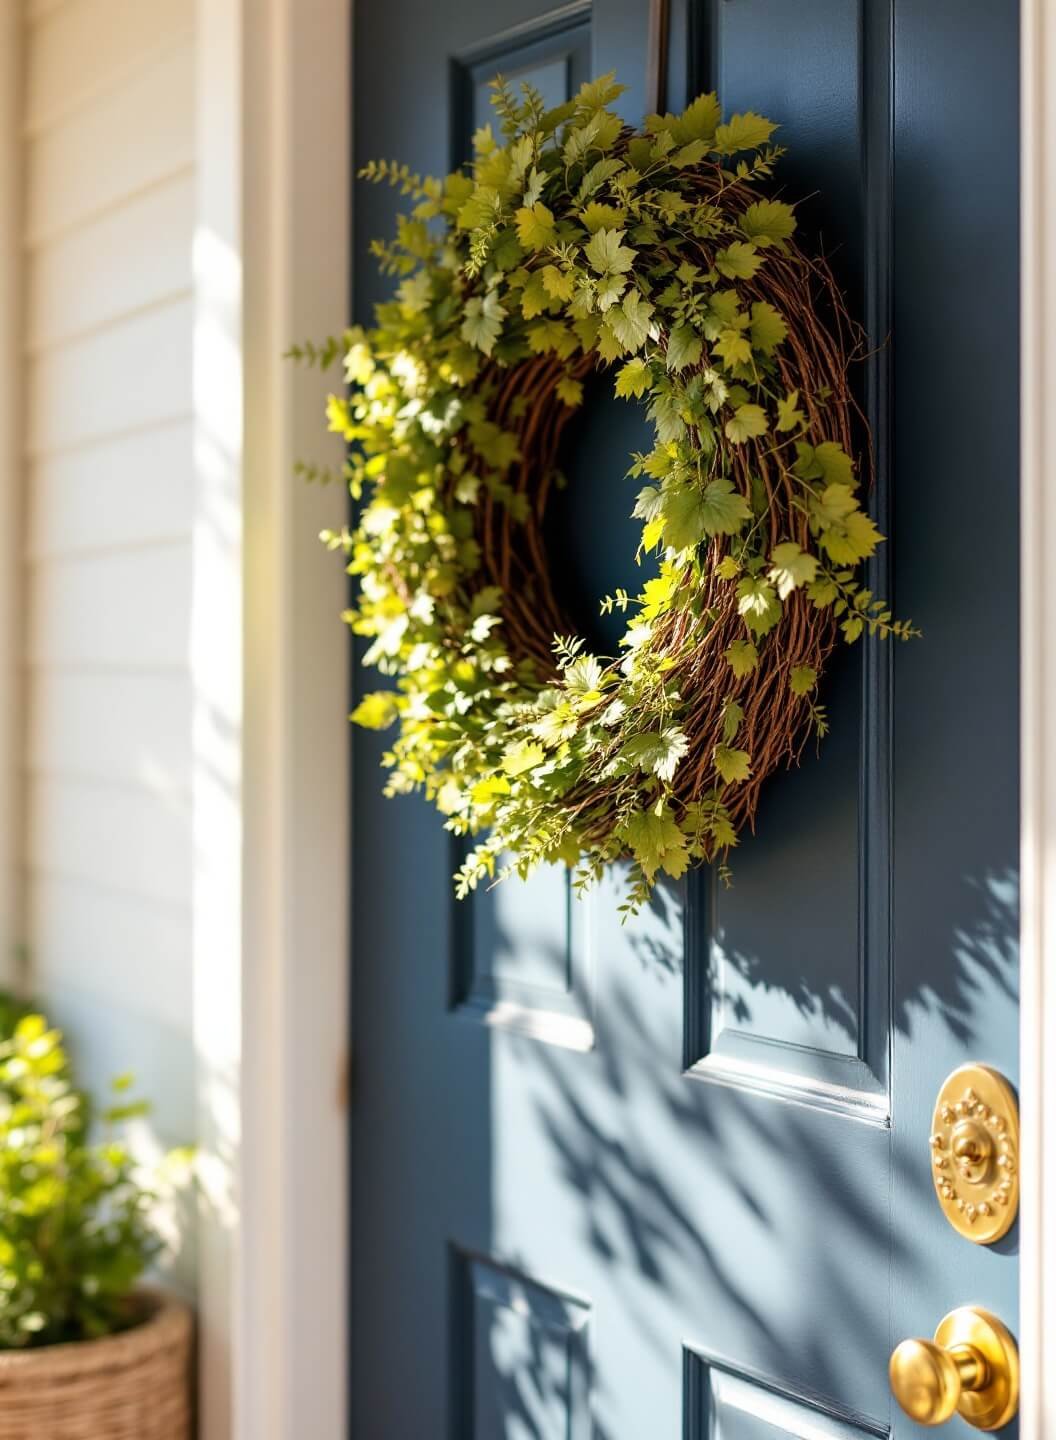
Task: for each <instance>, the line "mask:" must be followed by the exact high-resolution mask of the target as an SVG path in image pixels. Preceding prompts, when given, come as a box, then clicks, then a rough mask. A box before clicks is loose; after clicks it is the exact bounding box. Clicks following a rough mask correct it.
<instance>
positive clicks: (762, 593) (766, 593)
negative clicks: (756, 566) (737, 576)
mask: <svg viewBox="0 0 1056 1440" xmlns="http://www.w3.org/2000/svg"><path fill="white" fill-rule="evenodd" d="M737 611H738V614H740V615H741V616H743V618H744V623H745V624H746V625H747V626H748V629H749V630H751V631H752V632H753V633H754V634H756V635H765V634H767V632H768V631H770V630H772V629H773V628H774V626H775V625H776V624H777V622H778V621H779V620H780V619H781V602H780V600H778V598H777V595H776V594H775V592H774V587H773V586H772V585H771V584H770V583H769V582H768V581H766V580H763V579H760V578H759V577H758V576H755V575H746V576H745V577H744V579H743V580H741V581H740V582H739V583H738V585H737Z"/></svg>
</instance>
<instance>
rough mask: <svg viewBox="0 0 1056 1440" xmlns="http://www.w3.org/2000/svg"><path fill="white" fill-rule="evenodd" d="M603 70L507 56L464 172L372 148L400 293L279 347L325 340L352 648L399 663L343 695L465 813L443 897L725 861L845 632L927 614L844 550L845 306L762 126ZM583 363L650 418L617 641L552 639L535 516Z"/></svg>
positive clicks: (900, 628) (408, 785) (395, 785)
mask: <svg viewBox="0 0 1056 1440" xmlns="http://www.w3.org/2000/svg"><path fill="white" fill-rule="evenodd" d="M621 89H622V87H621V86H619V85H617V84H616V83H615V81H614V79H613V77H612V76H604V77H602V78H601V79H600V80H597V81H594V82H593V83H591V84H587V85H584V86H583V88H582V89H581V90H580V91H579V93H578V95H576V97H575V98H574V99H573V100H571V101H570V102H569V103H567V104H565V105H561V106H559V107H558V108H556V109H550V110H547V109H546V108H545V106H544V105H543V102H542V100H541V98H540V97H539V95H538V93H537V92H536V91H535V90H533V89H532V88H531V87H530V86H522V93H521V96H520V97H519V98H518V97H516V96H515V95H514V94H513V93H512V91H511V90H510V89H509V88H508V87H507V86H506V85H505V84H504V83H503V82H501V81H499V82H497V84H496V86H495V93H494V95H493V104H494V106H495V109H496V112H497V116H498V120H499V126H500V134H499V135H498V136H496V134H495V133H494V132H493V130H492V128H491V126H485V127H483V128H482V129H481V130H480V131H478V132H477V134H476V136H475V137H474V160H473V162H472V164H471V165H470V166H468V167H467V168H465V169H462V170H458V171H455V172H454V173H453V174H450V175H448V176H446V177H445V178H443V179H435V178H432V177H425V178H423V177H421V176H419V175H416V174H413V173H412V172H411V171H410V170H409V169H408V168H407V167H406V166H402V165H397V164H392V163H388V162H380V163H377V164H372V165H370V166H368V167H367V168H366V169H365V170H364V171H363V172H362V173H363V175H364V176H365V178H367V179H369V180H373V181H376V182H380V183H386V184H389V185H392V186H394V187H395V188H396V189H398V190H399V191H400V192H401V193H402V194H403V195H405V196H408V197H410V199H411V200H412V201H413V202H414V203H413V208H412V209H411V211H410V214H409V215H405V216H402V217H400V219H399V220H398V223H397V229H396V236H395V239H394V240H393V241H391V242H386V243H382V242H377V243H376V244H375V245H374V247H373V248H374V252H375V254H376V256H377V257H378V259H379V262H380V264H381V266H382V269H383V270H384V271H385V272H386V273H388V274H391V275H393V276H395V277H397V279H398V284H397V287H396V292H395V296H394V298H392V299H391V300H389V301H388V302H386V303H384V304H382V305H380V306H379V307H378V310H377V320H376V325H375V327H374V328H373V329H371V330H369V331H366V330H363V329H361V328H355V329H353V330H351V331H348V332H346V333H345V335H344V336H342V337H341V338H340V339H335V340H332V341H328V342H326V343H324V344H323V345H322V346H319V347H304V348H303V349H302V351H301V352H300V354H301V356H302V358H304V359H306V360H308V361H309V362H311V363H323V364H326V363H329V362H332V361H334V360H335V359H336V357H337V355H338V353H343V355H344V369H345V377H346V379H347V381H348V382H349V385H350V386H351V393H350V394H349V395H343V394H334V395H331V396H330V399H329V410H328V414H329V424H330V428H331V429H332V430H334V431H336V432H337V433H338V434H339V435H341V436H342V437H344V439H345V440H346V441H347V442H348V443H349V445H350V446H351V458H350V460H349V463H348V472H347V473H348V478H349V482H350V487H351V491H352V494H353V496H354V497H356V498H357V499H358V500H360V501H361V502H362V507H361V513H360V518H359V522H358V524H357V526H356V527H355V528H354V529H353V530H351V531H349V530H347V529H346V530H342V531H341V532H340V533H332V532H328V533H327V534H326V535H325V536H324V539H325V540H326V543H327V544H328V545H329V546H330V547H331V548H333V549H339V550H343V551H344V552H345V553H346V555H347V558H348V569H349V571H350V573H351V574H353V575H355V576H356V577H357V578H358V581H359V594H358V599H357V601H356V604H355V606H354V608H353V609H352V610H351V611H350V612H348V614H347V617H346V618H347V620H348V622H349V623H350V625H351V627H352V629H353V630H354V632H355V633H356V634H357V635H360V636H364V637H366V638H367V639H368V640H369V642H370V643H369V647H368V649H367V651H366V655H365V663H366V664H367V665H369V666H374V667H376V668H377V669H378V670H379V671H380V672H382V673H383V674H385V675H389V676H392V677H394V678H395V688H393V689H388V690H378V691H376V692H373V693H371V694H368V695H366V696H365V697H364V698H363V699H362V701H361V702H360V704H359V705H358V706H357V708H356V710H355V712H354V714H353V717H352V718H353V719H354V720H355V721H356V722H357V723H358V724H360V725H363V726H366V727H368V728H372V729H379V730H381V729H385V728H387V727H388V726H391V725H394V724H395V725H397V726H398V732H397V735H396V738H395V740H394V741H393V743H392V746H391V748H390V749H389V750H388V751H387V753H386V754H385V757H384V763H385V765H386V766H387V767H388V768H389V770H390V772H391V773H390V777H389V781H388V786H387V790H388V793H389V794H402V793H407V792H410V791H415V790H421V791H424V793H425V795H426V797H427V798H428V799H429V800H430V801H432V802H433V803H434V804H435V805H436V806H437V808H438V809H439V810H440V811H441V813H442V814H443V815H444V817H445V823H446V825H447V827H448V829H450V830H451V831H453V832H454V833H455V834H456V835H462V836H477V837H480V836H482V835H483V836H484V837H485V838H483V839H480V840H479V841H478V843H477V844H476V846H475V848H474V849H472V850H471V851H470V852H469V855H468V858H467V859H466V862H465V864H464V865H463V866H462V868H461V870H460V872H459V875H458V877H457V888H458V892H459V894H460V895H464V894H466V893H467V892H468V891H469V890H471V889H473V888H474V887H475V886H476V885H477V884H478V883H479V882H480V881H481V880H484V879H488V878H490V877H495V876H498V877H499V878H502V877H503V876H505V875H507V874H510V873H517V874H519V875H522V876H524V875H527V874H528V873H529V872H530V871H531V870H532V868H533V867H534V866H536V865H538V864H539V863H542V862H550V861H555V860H564V861H566V862H567V863H568V864H570V865H573V866H575V867H576V883H577V885H579V886H584V885H587V884H589V883H590V882H591V881H592V880H594V879H595V878H597V876H598V875H599V874H600V873H601V870H602V868H603V867H604V866H605V865H606V864H608V863H610V862H612V861H614V860H617V859H620V858H627V859H629V860H630V861H631V866H632V875H631V882H630V894H629V896H628V900H627V908H628V909H630V910H633V909H634V908H636V907H637V906H638V905H640V904H641V903H642V902H643V901H644V900H645V899H646V898H647V896H648V894H649V890H650V887H651V885H652V884H653V882H654V880H655V877H656V876H657V874H658V873H660V872H665V873H667V874H669V875H672V876H678V875H681V874H682V873H683V872H684V871H685V869H686V868H687V866H689V865H690V864H691V863H694V862H699V861H707V860H712V859H715V858H716V857H718V858H719V859H721V858H722V857H723V856H724V855H725V853H726V852H727V850H728V849H729V847H730V846H732V845H734V844H736V841H737V834H738V831H739V830H740V829H741V828H742V826H743V825H744V824H746V823H749V822H750V821H751V820H752V818H753V816H754V810H755V803H756V798H757V794H758V787H759V785H760V784H761V782H762V780H763V779H764V778H765V776H766V775H767V774H768V773H769V772H770V771H771V770H773V769H774V767H775V766H776V765H778V764H779V763H788V762H789V761H790V760H792V759H794V758H795V757H796V756H797V755H798V753H799V750H800V748H801V746H802V744H803V741H804V738H805V737H806V736H807V735H809V734H810V733H815V734H817V735H819V736H820V735H821V734H823V733H824V731H825V728H826V725H827V720H826V716H825V712H824V708H823V707H822V705H821V704H820V703H819V702H818V700H817V683H818V679H819V676H820V673H821V670H822V668H823V665H824V662H825V660H826V657H827V656H828V654H829V651H830V650H831V648H832V644H833V642H834V640H835V638H836V633H837V629H838V630H839V632H840V634H841V635H842V638H843V639H844V640H845V641H847V642H852V643H853V642H854V641H855V640H857V639H858V637H859V636H860V635H862V634H863V633H865V632H868V633H871V634H880V635H894V636H901V637H906V636H908V635H910V634H912V633H914V632H913V631H912V629H911V627H910V626H909V625H907V624H905V623H904V622H901V621H898V620H895V619H894V618H893V617H892V615H891V612H890V610H889V608H888V607H887V605H886V603H885V602H884V601H883V600H882V599H880V598H877V597H876V596H874V595H873V593H872V592H871V590H870V589H868V588H867V587H866V586H865V585H864V584H863V582H862V580H861V578H860V567H861V565H862V563H863V562H864V561H866V560H867V559H868V558H869V557H870V556H871V555H872V554H873V553H874V551H875V549H876V547H877V545H878V544H879V542H880V541H881V539H882V538H883V537H882V536H881V535H880V533H879V531H878V530H877V528H876V526H875V525H874V523H873V521H872V520H871V519H870V518H869V516H868V514H867V513H866V511H865V510H864V508H863V506H862V496H861V490H860V485H859V480H858V476H857V474H856V466H855V462H854V459H853V453H854V446H853V439H852V429H853V421H854V405H853V401H852V400H851V397H850V393H849V390H848V384H847V376H846V371H847V363H848V343H849V342H848V340H847V336H848V334H849V329H850V327H849V322H848V320H847V317H846V313H845V311H844V309H843V305H842V301H841V299H840V296H839V293H838V291H837V290H836V287H835V285H834V284H833V282H832V279H831V276H830V275H829V272H828V270H827V268H826V267H825V266H824V264H823V263H822V262H820V261H818V260H816V259H813V260H812V259H808V258H807V257H806V256H804V255H803V253H802V252H801V251H799V250H798V249H797V248H796V246H795V243H794V241H793V235H794V232H795V228H796V219H795V212H794V210H793V207H792V206H791V205H789V204H788V203H786V202H784V201H783V200H780V199H777V198H773V197H772V196H767V195H765V194H763V193H761V191H760V188H759V187H760V186H761V185H763V186H765V185H766V183H767V182H769V180H770V179H771V177H772V174H773V171H774V167H775V164H776V162H777V161H778V159H779V158H780V155H781V153H782V152H781V150H780V149H779V148H777V147H775V146H774V145H773V144H772V143H771V137H772V135H773V132H774V130H775V128H776V127H775V126H774V125H773V124H772V123H771V122H770V121H769V120H766V119H764V118H763V117H761V116H759V115H755V114H751V113H747V114H741V115H734V116H732V117H731V118H729V119H728V120H724V119H723V116H722V111H721V107H720V105H719V103H718V100H717V99H716V97H715V96H714V95H702V96H700V97H699V98H698V99H697V100H695V101H694V102H693V103H692V104H691V105H690V106H689V107H688V108H687V109H686V110H685V111H684V112H683V113H682V114H681V115H678V116H675V115H652V116H650V117H649V118H648V119H647V121H646V123H645V126H644V129H643V130H642V131H641V132H640V133H632V132H631V131H629V130H628V129H627V127H626V126H625V125H624V124H623V122H622V121H621V119H620V117H619V116H618V115H617V114H616V113H615V112H614V111H613V110H612V109H611V108H610V107H611V105H612V102H613V101H614V100H615V99H616V98H617V97H618V95H619V94H620V92H621ZM294 353H297V352H294ZM598 368H602V369H608V370H610V371H611V372H612V373H613V375H614V383H615V389H616V393H617V395H620V396H623V397H625V398H627V399H629V400H636V401H639V402H641V403H642V404H643V405H644V406H645V407H646V409H647V412H648V415H649V417H650V419H651V420H652V422H653V425H654V428H655V444H654V447H653V449H652V450H651V451H650V452H649V453H648V454H642V455H637V456H634V457H630V460H631V469H630V473H631V475H632V476H634V477H639V478H640V479H641V480H642V481H643V482H644V483H643V485H642V487H641V489H640V493H639V495H638V498H637V503H636V505H635V507H634V514H635V515H636V516H637V517H638V518H639V519H640V520H641V521H642V547H641V548H642V551H643V552H652V553H655V554H656V556H657V560H658V574H656V575H655V577H654V578H651V579H649V580H648V581H647V582H646V583H645V584H644V585H643V586H642V589H641V591H640V593H639V594H638V595H637V596H634V597H632V596H631V595H630V594H629V593H628V592H626V591H619V592H617V594H616V595H615V596H612V597H607V598H606V599H605V600H604V601H603V602H602V606H603V608H604V609H608V610H610V611H611V610H613V609H616V610H619V611H620V612H624V613H626V614H627V617H628V626H627V632H626V635H625V636H624V639H623V642H622V647H621V653H620V654H619V655H618V656H616V657H603V656H597V655H593V654H590V653H588V652H587V650H586V647H585V645H584V643H583V641H582V640H581V639H577V638H575V637H574V636H573V635H571V634H570V631H571V628H572V627H571V626H569V625H568V624H567V622H565V621H564V617H563V616H562V615H561V612H560V607H559V606H558V604H557V602H556V601H555V600H554V597H553V592H552V587H551V584H550V577H549V575H548V569H547V566H546V562H545V554H544V553H543V552H542V548H541V541H540V530H539V526H540V521H541V516H542V510H543V508H544V506H545V496H546V492H547V489H548V487H549V486H550V484H551V482H552V480H553V471H554V467H555V465H556V460H557V444H558V440H559V436H560V431H561V429H562V426H563V424H564V420H565V419H566V418H567V416H568V415H569V414H571V413H572V411H573V410H574V409H575V408H576V407H577V406H578V405H579V404H580V403H581V402H582V399H583V393H584V381H585V380H586V379H587V377H588V376H589V374H590V373H591V372H593V371H594V370H596V369H598Z"/></svg>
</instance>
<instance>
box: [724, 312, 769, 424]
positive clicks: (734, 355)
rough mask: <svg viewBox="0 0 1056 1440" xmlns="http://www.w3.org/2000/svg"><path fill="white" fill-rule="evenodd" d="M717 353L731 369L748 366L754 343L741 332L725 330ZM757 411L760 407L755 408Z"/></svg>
mask: <svg viewBox="0 0 1056 1440" xmlns="http://www.w3.org/2000/svg"><path fill="white" fill-rule="evenodd" d="M715 353H716V354H717V355H720V356H721V357H722V359H723V360H724V361H725V362H726V364H727V365H728V366H730V368H731V369H732V368H733V367H734V366H736V365H747V363H748V361H749V360H750V359H751V358H752V342H751V341H750V340H749V339H748V337H747V335H742V333H741V332H740V330H723V331H722V333H721V334H720V335H719V338H718V340H717V342H716V344H715ZM755 409H757V410H758V409H759V407H758V406H755ZM760 413H761V412H760Z"/></svg>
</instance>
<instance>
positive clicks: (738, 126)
mask: <svg viewBox="0 0 1056 1440" xmlns="http://www.w3.org/2000/svg"><path fill="white" fill-rule="evenodd" d="M776 129H777V126H776V125H773V124H771V122H770V121H769V120H764V119H763V117H762V116H761V115H756V114H754V113H753V112H752V111H751V110H748V111H746V112H745V113H744V114H743V115H733V116H731V117H730V119H729V121H728V122H727V123H726V124H725V125H720V126H719V127H718V129H717V130H716V131H715V146H714V148H715V150H716V151H717V152H718V154H720V155H736V153H737V151H738V150H758V149H759V147H760V146H761V145H765V144H766V142H767V141H768V140H769V139H770V136H771V135H772V134H773V133H774V131H775V130H776Z"/></svg>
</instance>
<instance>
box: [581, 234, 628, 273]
mask: <svg viewBox="0 0 1056 1440" xmlns="http://www.w3.org/2000/svg"><path fill="white" fill-rule="evenodd" d="M624 234H625V232H624V231H623V230H609V229H607V228H605V229H601V230H599V231H598V232H597V234H596V235H594V236H593V237H592V238H591V239H590V240H589V241H588V242H587V244H586V245H585V246H584V247H583V253H584V255H585V256H586V257H587V261H588V262H589V264H590V266H591V268H592V269H593V270H596V271H597V272H598V274H599V275H625V274H626V273H627V272H628V271H629V270H631V269H633V267H634V262H635V258H636V257H635V252H634V251H633V250H632V249H631V248H630V247H629V246H627V245H623V244H621V243H620V242H621V241H622V240H623V237H624Z"/></svg>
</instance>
